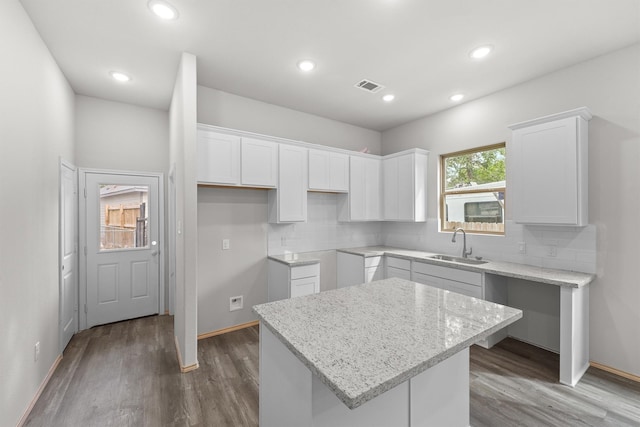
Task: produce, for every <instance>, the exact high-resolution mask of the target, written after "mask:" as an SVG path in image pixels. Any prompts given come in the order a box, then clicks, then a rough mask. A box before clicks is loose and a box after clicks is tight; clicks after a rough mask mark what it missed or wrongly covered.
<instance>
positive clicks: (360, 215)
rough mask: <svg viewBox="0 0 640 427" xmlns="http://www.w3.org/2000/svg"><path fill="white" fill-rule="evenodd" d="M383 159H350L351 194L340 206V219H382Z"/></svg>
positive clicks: (357, 157)
mask: <svg viewBox="0 0 640 427" xmlns="http://www.w3.org/2000/svg"><path fill="white" fill-rule="evenodd" d="M381 169H382V165H381V160H380V159H379V158H369V157H360V156H350V159H349V194H348V196H345V197H343V199H342V200H341V201H340V202H341V203H340V206H339V207H338V209H339V213H338V217H339V220H340V221H380V220H382V205H381V201H382V198H381V193H382V191H381Z"/></svg>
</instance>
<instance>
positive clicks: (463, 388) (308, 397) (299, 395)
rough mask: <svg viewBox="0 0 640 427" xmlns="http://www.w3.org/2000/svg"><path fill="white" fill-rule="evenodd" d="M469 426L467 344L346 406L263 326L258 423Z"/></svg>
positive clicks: (316, 426) (351, 426) (357, 426)
mask: <svg viewBox="0 0 640 427" xmlns="http://www.w3.org/2000/svg"><path fill="white" fill-rule="evenodd" d="M389 425H393V426H398V427H401V426H407V427H409V426H411V427H418V426H434V425H447V426H452V427H455V426H460V427H467V426H469V349H468V348H465V349H464V350H462V351H460V352H459V353H457V354H455V355H453V356H451V357H450V358H448V359H446V360H444V361H442V362H440V363H439V364H437V365H435V366H432V367H431V368H429V369H428V370H426V371H424V372H422V373H420V374H418V375H417V376H415V377H413V378H412V379H410V380H408V381H405V382H404V383H401V384H399V385H398V386H396V387H394V388H392V389H391V390H389V391H387V392H386V393H383V394H381V395H379V396H377V397H375V398H373V399H372V400H369V401H368V402H365V403H364V404H362V405H361V406H359V407H357V408H355V409H349V408H348V407H347V406H346V405H345V404H344V403H343V402H342V401H341V400H339V399H338V397H337V396H336V395H335V394H334V393H333V391H332V390H331V389H329V388H328V387H327V386H326V385H324V384H323V383H322V382H321V381H320V379H319V378H318V377H316V376H315V375H313V374H312V373H311V371H310V370H309V369H308V368H307V367H306V366H305V365H304V364H303V363H302V362H300V361H299V360H298V358H297V357H296V356H294V355H293V353H291V351H290V350H289V349H288V348H287V347H286V346H285V345H284V344H282V343H281V342H280V340H279V339H278V338H277V337H276V336H275V335H274V334H273V333H271V332H270V331H269V330H268V329H267V328H266V327H264V325H263V326H262V327H261V328H260V426H261V427H272V426H273V427H288V426H292V427H293V426H295V427H307V426H309V427H340V426H345V427H347V426H348V427H360V426H363V427H365V426H366V427H371V426H389Z"/></svg>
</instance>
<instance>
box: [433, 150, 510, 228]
mask: <svg viewBox="0 0 640 427" xmlns="http://www.w3.org/2000/svg"><path fill="white" fill-rule="evenodd" d="M505 161H506V155H505V143H501V144H495V145H491V146H485V147H480V148H475V149H472V150H466V151H460V152H456V153H450V154H444V155H442V156H440V171H441V177H440V182H441V190H440V229H441V231H454V230H455V229H456V228H459V227H460V228H462V229H464V230H465V231H467V232H472V233H484V234H504V219H505V215H504V207H505V189H506V168H505Z"/></svg>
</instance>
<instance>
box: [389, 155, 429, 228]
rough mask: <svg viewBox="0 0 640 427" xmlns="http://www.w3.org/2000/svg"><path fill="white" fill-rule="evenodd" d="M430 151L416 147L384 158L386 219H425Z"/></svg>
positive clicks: (417, 220)
mask: <svg viewBox="0 0 640 427" xmlns="http://www.w3.org/2000/svg"><path fill="white" fill-rule="evenodd" d="M427 156H428V152H427V151H424V150H419V149H414V150H410V151H409V152H406V151H404V152H400V153H396V154H392V155H388V156H385V157H384V159H383V160H382V178H383V179H382V182H383V201H384V202H383V206H384V208H383V215H384V220H385V221H415V222H420V221H426V219H427V218H426V216H427V212H426V207H427V199H426V193H427V191H426V174H427V160H428V157H427Z"/></svg>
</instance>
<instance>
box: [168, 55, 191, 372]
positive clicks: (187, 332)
mask: <svg viewBox="0 0 640 427" xmlns="http://www.w3.org/2000/svg"><path fill="white" fill-rule="evenodd" d="M196 81H197V71H196V57H195V56H193V55H191V54H189V53H183V54H182V58H181V61H180V67H179V69H178V72H177V75H176V83H175V87H174V90H173V96H172V98H171V107H170V109H169V135H170V136H169V169H170V170H173V171H174V176H173V179H174V184H172V185H175V218H173V219H174V220H175V224H173V226H172V227H170V229H173V230H175V231H176V232H175V233H172V235H170V236H169V246H170V249H169V250H170V253H171V254H174V255H175V272H171V273H172V274H175V287H176V288H175V316H174V333H175V336H176V343H177V345H178V351H180V355H181V357H182V368H185V369H190V368H193V367H196V366H197V365H198V359H197V357H198V356H197V347H198V344H197V318H198V285H197V271H196V269H197V261H198V257H197V255H198V254H197V250H198V237H197V223H198V216H197V212H196V209H197V183H196V96H197V95H196ZM169 209H170V210H172V208H171V207H169Z"/></svg>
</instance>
